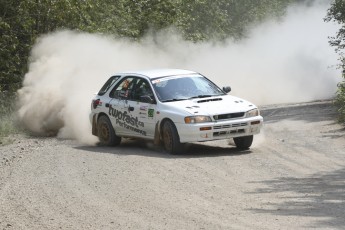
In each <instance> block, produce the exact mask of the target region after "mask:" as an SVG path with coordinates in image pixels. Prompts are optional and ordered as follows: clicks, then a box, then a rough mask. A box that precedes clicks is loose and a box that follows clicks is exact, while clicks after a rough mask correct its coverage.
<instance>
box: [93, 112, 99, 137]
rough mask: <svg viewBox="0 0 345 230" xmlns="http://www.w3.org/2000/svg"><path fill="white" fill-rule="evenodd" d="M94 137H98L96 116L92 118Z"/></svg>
mask: <svg viewBox="0 0 345 230" xmlns="http://www.w3.org/2000/svg"><path fill="white" fill-rule="evenodd" d="M92 135H95V136H98V130H97V122H96V114H95V115H93V118H92Z"/></svg>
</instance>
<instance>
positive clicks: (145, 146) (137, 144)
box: [74, 140, 252, 158]
mask: <svg viewBox="0 0 345 230" xmlns="http://www.w3.org/2000/svg"><path fill="white" fill-rule="evenodd" d="M74 148H75V149H80V150H83V151H89V152H95V153H108V154H117V155H140V156H147V157H158V158H203V157H222V156H240V155H244V154H250V153H251V152H252V151H251V150H250V149H249V150H239V149H237V148H236V147H234V146H231V145H228V146H210V145H205V144H203V143H200V144H199V143H188V144H186V146H185V151H184V152H183V153H180V154H176V155H172V154H169V153H167V152H165V151H164V149H163V147H162V146H156V145H154V144H153V143H152V142H148V141H143V140H124V141H122V142H121V144H120V145H119V146H116V147H107V146H76V147H74Z"/></svg>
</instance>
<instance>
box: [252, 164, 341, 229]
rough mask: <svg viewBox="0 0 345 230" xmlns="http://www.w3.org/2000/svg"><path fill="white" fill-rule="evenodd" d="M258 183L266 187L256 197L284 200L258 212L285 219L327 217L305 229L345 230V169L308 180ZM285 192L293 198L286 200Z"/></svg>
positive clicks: (280, 180) (279, 180) (290, 178)
mask: <svg viewBox="0 0 345 230" xmlns="http://www.w3.org/2000/svg"><path fill="white" fill-rule="evenodd" d="M254 183H261V184H264V185H265V187H266V188H262V189H258V190H257V191H255V192H254V193H259V194H276V195H275V197H277V196H278V197H279V196H281V201H279V202H277V203H272V202H270V203H267V204H265V206H266V207H267V208H264V209H255V210H254V211H255V212H260V213H270V214H272V215H283V216H300V217H302V216H304V217H324V218H322V220H320V221H318V222H316V223H314V224H313V225H312V226H305V227H306V228H321V229H323V228H332V229H344V226H345V211H344V210H345V168H343V169H340V170H337V171H334V172H331V173H318V174H314V175H311V176H310V177H306V178H292V177H287V178H278V179H275V180H269V181H262V182H254ZM261 187H262V186H261ZM285 192H288V193H289V194H293V195H290V196H286V195H285ZM251 211H253V210H251Z"/></svg>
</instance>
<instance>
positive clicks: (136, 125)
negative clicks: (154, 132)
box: [109, 106, 146, 136]
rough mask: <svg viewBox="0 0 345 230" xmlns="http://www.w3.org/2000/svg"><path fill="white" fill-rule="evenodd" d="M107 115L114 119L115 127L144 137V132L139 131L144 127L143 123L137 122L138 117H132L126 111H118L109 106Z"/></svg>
mask: <svg viewBox="0 0 345 230" xmlns="http://www.w3.org/2000/svg"><path fill="white" fill-rule="evenodd" d="M109 115H110V116H112V117H114V118H115V119H116V120H115V121H116V124H117V125H119V126H121V127H123V128H125V129H128V130H131V131H133V132H136V133H140V134H142V135H144V136H146V131H144V130H142V129H140V128H141V127H144V122H142V121H139V119H138V117H133V116H132V115H130V114H129V113H128V112H127V111H120V110H117V109H115V108H113V107H112V106H109Z"/></svg>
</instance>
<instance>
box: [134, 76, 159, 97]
mask: <svg viewBox="0 0 345 230" xmlns="http://www.w3.org/2000/svg"><path fill="white" fill-rule="evenodd" d="M143 97H146V99H145V98H143ZM132 99H133V100H134V101H142V102H148V99H151V100H154V96H153V92H152V89H151V87H150V84H149V83H148V82H147V81H146V80H144V79H140V80H138V82H137V84H136V85H135V88H134V90H133V93H132Z"/></svg>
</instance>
